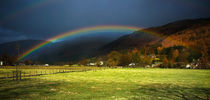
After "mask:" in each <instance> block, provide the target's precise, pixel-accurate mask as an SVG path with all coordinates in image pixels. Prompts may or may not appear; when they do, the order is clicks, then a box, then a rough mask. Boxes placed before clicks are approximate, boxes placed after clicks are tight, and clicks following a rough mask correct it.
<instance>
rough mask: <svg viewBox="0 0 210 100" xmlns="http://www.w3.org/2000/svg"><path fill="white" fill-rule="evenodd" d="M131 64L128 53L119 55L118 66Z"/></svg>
mask: <svg viewBox="0 0 210 100" xmlns="http://www.w3.org/2000/svg"><path fill="white" fill-rule="evenodd" d="M130 63H131V58H130V56H129V54H128V53H126V54H123V55H121V57H120V61H119V65H121V66H128V65H129V64H130Z"/></svg>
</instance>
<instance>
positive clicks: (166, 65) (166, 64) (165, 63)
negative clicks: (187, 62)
mask: <svg viewBox="0 0 210 100" xmlns="http://www.w3.org/2000/svg"><path fill="white" fill-rule="evenodd" d="M168 63H169V62H168V58H167V57H166V56H164V57H163V67H164V68H168Z"/></svg>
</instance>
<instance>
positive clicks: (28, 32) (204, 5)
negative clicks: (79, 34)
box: [0, 0, 210, 41]
mask: <svg viewBox="0 0 210 100" xmlns="http://www.w3.org/2000/svg"><path fill="white" fill-rule="evenodd" d="M209 4H210V2H209V0H0V26H2V27H4V28H6V29H10V30H13V32H14V34H16V36H19V37H26V38H40V39H44V38H49V37H51V36H54V35H57V34H59V33H62V32H66V31H70V30H72V29H78V28H81V27H88V26H95V25H132V26H139V27H141V26H142V27H151V26H157V25H162V24H166V23H168V22H171V21H175V20H180V19H188V18H204V17H210V11H209V9H210V5H209ZM16 32H17V33H16ZM0 34H3V35H6V34H5V33H4V32H1V33H0ZM9 35H11V37H14V36H15V35H12V34H9ZM9 35H8V37H9ZM12 39H13V38H10V40H12ZM0 41H2V40H0Z"/></svg>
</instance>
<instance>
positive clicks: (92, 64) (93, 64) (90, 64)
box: [88, 63, 96, 66]
mask: <svg viewBox="0 0 210 100" xmlns="http://www.w3.org/2000/svg"><path fill="white" fill-rule="evenodd" d="M95 65H96V64H95V63H89V64H88V66H95Z"/></svg>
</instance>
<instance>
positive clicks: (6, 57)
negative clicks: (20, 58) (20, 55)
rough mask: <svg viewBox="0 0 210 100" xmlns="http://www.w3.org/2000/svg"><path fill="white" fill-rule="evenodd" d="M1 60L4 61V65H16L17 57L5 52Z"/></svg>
mask: <svg viewBox="0 0 210 100" xmlns="http://www.w3.org/2000/svg"><path fill="white" fill-rule="evenodd" d="M0 60H1V61H3V62H4V65H14V64H16V63H17V57H15V56H9V55H7V54H3V55H2V56H1V57H0Z"/></svg>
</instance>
